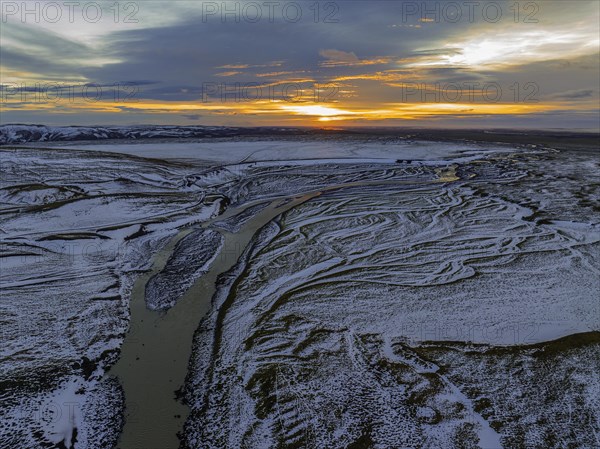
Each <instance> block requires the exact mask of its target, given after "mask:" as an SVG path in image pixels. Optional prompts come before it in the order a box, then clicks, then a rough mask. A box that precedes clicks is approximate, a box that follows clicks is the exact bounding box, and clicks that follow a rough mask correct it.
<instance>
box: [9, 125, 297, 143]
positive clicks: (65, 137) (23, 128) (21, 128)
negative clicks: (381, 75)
mask: <svg viewBox="0 0 600 449" xmlns="http://www.w3.org/2000/svg"><path fill="white" fill-rule="evenodd" d="M304 132H306V130H300V129H298V128H281V127H270V128H237V127H223V126H152V125H139V126H45V125H0V145H7V144H15V143H27V142H50V141H72V140H106V139H157V138H173V137H177V138H194V137H195V138H201V137H231V136H237V135H242V134H243V135H254V134H265V133H270V134H278V133H304Z"/></svg>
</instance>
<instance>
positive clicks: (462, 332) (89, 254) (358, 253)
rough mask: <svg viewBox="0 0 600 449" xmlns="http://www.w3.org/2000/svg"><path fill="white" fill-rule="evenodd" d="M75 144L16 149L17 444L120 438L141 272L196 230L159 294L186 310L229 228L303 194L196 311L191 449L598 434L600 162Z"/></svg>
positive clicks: (11, 420)
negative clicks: (120, 364)
mask: <svg viewBox="0 0 600 449" xmlns="http://www.w3.org/2000/svg"><path fill="white" fill-rule="evenodd" d="M55 145H56V146H57V147H60V149H58V148H56V149H41V148H40V149H38V148H29V149H21V150H11V149H5V150H3V151H1V156H2V167H1V168H2V178H1V182H2V185H1V186H0V187H1V188H0V201H1V206H2V215H1V219H0V232H1V233H2V258H1V259H0V260H1V262H0V263H1V264H2V272H1V273H0V282H1V285H0V286H1V288H2V297H1V300H0V308H1V314H0V317H1V318H0V319H1V320H2V323H0V324H2V339H3V340H2V355H1V357H2V358H1V359H0V360H1V362H0V397H1V398H2V401H3V408H2V412H0V413H2V416H1V417H0V418H2V419H1V422H2V424H0V442H1V443H3V444H10V447H22V448H36V449H37V448H38V447H39V446H40V445H41V444H42V443H43V442H46V443H48V444H59V443H60V442H61V441H62V442H63V444H64V445H66V447H70V445H72V446H73V447H74V448H77V449H79V448H108V447H112V446H114V444H115V442H116V437H117V436H118V430H119V428H120V426H121V425H122V420H123V413H122V412H123V411H122V407H123V397H122V394H123V391H122V390H121V389H120V388H119V385H118V383H116V382H115V380H114V379H113V378H108V377H106V376H103V373H104V372H105V370H106V369H107V368H108V367H109V366H110V365H112V364H113V363H114V362H115V360H116V358H117V357H118V348H119V347H120V344H121V343H122V341H123V336H124V333H125V331H126V329H127V324H128V317H129V314H128V304H129V294H130V291H131V286H132V282H133V281H134V280H135V278H136V277H137V276H138V275H139V273H140V272H141V271H142V270H145V269H147V268H148V267H149V266H150V264H151V262H152V255H153V254H155V253H156V252H157V250H158V249H159V248H163V247H164V246H165V245H166V244H167V242H168V241H169V240H170V239H171V238H172V237H173V236H175V235H176V234H177V233H178V231H180V230H181V229H182V228H184V227H189V226H191V225H194V226H196V229H195V230H194V231H192V232H190V233H189V234H187V235H186V236H185V237H184V238H182V239H181V240H180V241H179V242H180V243H179V244H178V245H175V246H174V248H175V249H174V252H173V254H172V256H171V257H170V259H169V260H168V261H167V263H166V264H165V268H164V269H163V271H161V272H160V273H159V274H158V275H156V276H155V277H154V278H153V279H154V280H153V281H152V282H150V283H148V284H147V285H146V295H147V296H146V300H147V301H148V304H149V305H150V306H151V307H153V308H157V309H161V308H168V307H171V306H172V305H173V304H175V303H176V302H177V301H178V299H179V298H180V297H181V296H182V294H183V293H184V292H185V290H186V289H187V288H188V287H189V286H190V285H192V284H193V283H194V282H195V281H196V280H197V279H198V278H199V277H201V276H202V275H203V273H205V272H206V269H207V267H208V266H209V265H210V263H211V260H213V259H214V257H217V256H216V254H217V253H218V252H221V253H226V252H227V251H228V250H230V249H228V248H222V247H221V239H219V238H218V237H219V235H218V234H217V233H222V232H233V233H238V232H244V229H245V228H244V226H245V225H246V223H247V222H248V220H249V218H250V217H252V216H255V215H257V214H259V213H260V212H261V211H262V210H264V209H265V207H266V204H269V203H270V202H274V201H275V202H277V203H278V204H279V203H280V204H286V202H287V201H290V200H291V199H292V198H295V201H297V202H298V205H294V206H293V207H291V208H290V209H289V210H287V211H286V212H283V209H282V213H281V214H280V215H279V216H278V217H277V218H276V219H275V220H273V221H271V222H269V223H267V224H266V225H265V227H263V228H262V229H261V230H260V231H259V232H258V233H257V235H255V237H254V239H253V241H252V243H251V245H250V246H249V247H248V248H246V250H245V251H244V254H243V255H242V257H241V258H240V259H239V261H238V263H237V264H236V265H235V266H234V267H233V268H232V269H231V270H230V271H229V272H227V273H225V274H224V275H223V276H222V277H221V278H220V281H219V282H218V285H217V287H218V288H217V292H216V294H215V296H214V298H213V304H212V308H211V310H210V311H209V313H208V315H207V316H206V317H205V318H204V319H203V320H202V323H200V322H199V332H197V333H196V335H195V337H194V339H193V345H194V352H193V355H192V360H191V362H190V372H189V376H188V380H187V384H186V389H185V397H186V400H187V402H188V403H189V404H190V407H191V411H192V413H191V415H190V417H189V419H188V421H187V422H186V426H185V432H184V433H183V440H184V444H185V445H187V447H190V448H205V447H215V448H216V447H406V448H408V447H410V448H422V447H436V448H437V447H444V448H464V447H469V448H470V447H473V448H476V447H480V448H483V449H497V448H499V447H506V448H513V447H548V448H562V447H594V446H597V445H598V444H599V441H598V435H599V434H600V425H599V422H598V416H599V415H600V414H599V413H598V401H599V400H600V397H599V394H600V393H599V392H600V384H599V383H598V378H599V376H598V374H599V373H598V368H597V367H598V366H599V362H600V353H599V351H600V349H599V348H600V341H599V340H600V339H599V337H598V335H599V333H598V332H599V331H600V329H599V328H598V327H599V325H598V323H599V319H598V318H599V317H600V307H599V303H598V299H597V298H598V293H599V292H600V271H599V265H600V264H599V262H600V170H599V168H600V160H599V159H598V156H597V155H593V154H590V153H577V152H569V153H561V152H555V151H541V150H537V151H533V150H523V149H520V150H517V149H515V148H510V147H507V146H490V145H485V146H484V145H475V144H471V145H464V144H456V143H454V144H453V143H424V142H416V143H415V142H393V143H388V144H386V145H383V144H382V143H380V142H370V141H365V142H361V141H360V140H358V139H356V140H354V141H348V140H340V141H336V140H328V141H316V140H314V139H312V140H311V139H308V140H299V141H298V142H293V141H290V140H285V141H283V140H282V141H273V140H271V141H263V142H259V141H251V142H243V141H237V142H212V143H211V142H210V141H207V142H202V143H189V142H188V143H177V142H160V143H144V144H121V143H119V144H111V145H110V146H105V145H102V144H98V143H90V144H89V145H88V144H81V143H77V144H68V145H67V144H65V143H64V142H60V143H56V144H55ZM44 146H47V145H46V144H45V145H44ZM82 150H88V151H82ZM89 150H93V151H92V152H90V151H89ZM100 151H106V152H105V153H103V152H100ZM120 153H127V155H123V154H120ZM144 156H145V157H153V158H156V159H145V158H144ZM160 159H163V160H162V161H161V160H160ZM582 180H585V182H583V181H582ZM245 206H247V208H244V207H245ZM234 208H238V209H239V210H240V211H241V212H240V213H239V215H233V216H227V217H225V218H223V219H222V220H220V219H219V218H215V217H216V216H217V215H218V214H220V213H223V212H224V213H225V214H227V212H228V211H230V210H234ZM211 217H212V218H211ZM209 219H211V220H212V221H211V223H212V224H210V225H207V224H206V223H207V222H208V220H209ZM202 224H205V226H207V228H206V229H205V228H202V229H200V228H199V227H198V226H199V225H202ZM190 239H191V240H190ZM194 245H197V248H196V247H194ZM169 285H172V289H169ZM157 319H160V316H159V315H158V314H157ZM199 319H200V317H199ZM545 385H551V387H548V388H546V387H545ZM149 394H152V393H151V392H149ZM4 404H6V406H4ZM107 410H109V411H110V412H107ZM0 447H3V446H2V444H0Z"/></svg>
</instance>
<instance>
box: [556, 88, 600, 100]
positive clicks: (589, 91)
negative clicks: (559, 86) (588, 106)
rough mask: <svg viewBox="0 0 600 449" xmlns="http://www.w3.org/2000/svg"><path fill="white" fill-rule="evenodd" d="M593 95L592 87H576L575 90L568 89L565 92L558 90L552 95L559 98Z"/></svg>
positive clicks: (567, 98) (570, 98)
mask: <svg viewBox="0 0 600 449" xmlns="http://www.w3.org/2000/svg"><path fill="white" fill-rule="evenodd" d="M593 95H594V90H593V89H577V90H568V91H566V92H559V93H557V94H554V95H552V97H553V98H558V99H561V100H574V99H578V98H589V97H591V96H593Z"/></svg>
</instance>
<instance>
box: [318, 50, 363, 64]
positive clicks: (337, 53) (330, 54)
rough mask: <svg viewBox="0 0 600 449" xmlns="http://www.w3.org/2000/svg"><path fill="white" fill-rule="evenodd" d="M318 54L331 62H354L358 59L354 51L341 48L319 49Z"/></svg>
mask: <svg viewBox="0 0 600 449" xmlns="http://www.w3.org/2000/svg"><path fill="white" fill-rule="evenodd" d="M319 55H320V56H322V57H323V58H325V59H327V60H329V61H332V62H342V63H355V62H359V61H360V60H359V59H358V56H356V55H355V54H354V53H352V52H346V51H342V50H335V49H329V50H320V51H319Z"/></svg>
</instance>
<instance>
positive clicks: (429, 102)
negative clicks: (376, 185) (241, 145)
mask: <svg viewBox="0 0 600 449" xmlns="http://www.w3.org/2000/svg"><path fill="white" fill-rule="evenodd" d="M0 4H1V9H2V26H1V28H0V38H1V42H0V85H1V88H2V90H1V105H0V106H1V108H2V110H1V114H0V123H1V124H6V123H37V124H47V125H134V124H177V125H215V126H216V125H219V126H220V125H223V126H318V127H324V128H330V127H333V128H339V127H346V126H348V127H351V126H408V127H435V128H530V129H555V128H566V129H585V130H590V129H592V130H597V129H598V128H599V127H600V112H599V94H600V93H599V89H600V87H599V83H600V73H599V71H600V55H599V51H600V50H599V45H600V43H599V40H600V1H598V0H589V1H588V0H568V1H567V0H564V1H551V0H540V1H536V2H531V1H520V2H516V1H514V0H510V1H502V0H497V1H484V0H479V1H438V2H433V1H429V2H424V1H404V0H390V1H356V0H353V1H335V2H328V1H322V2H315V1H306V2H304V1H298V2H288V1H218V2H212V1H208V2H205V1H199V0H195V1H169V2H162V1H151V0H150V1H149V0H143V1H137V2H136V1H122V2H120V1H117V2H115V1H112V0H111V1H98V2H88V1H77V2H76V1H73V2H69V1H65V2H60V1H56V2H53V1H27V2H23V1H5V0H2V1H0Z"/></svg>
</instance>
